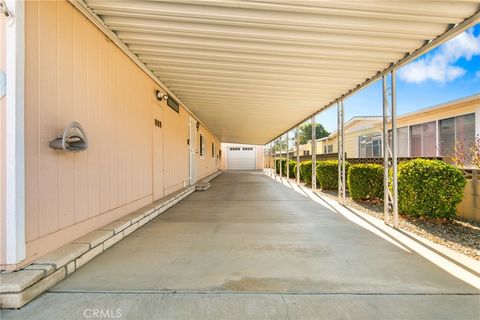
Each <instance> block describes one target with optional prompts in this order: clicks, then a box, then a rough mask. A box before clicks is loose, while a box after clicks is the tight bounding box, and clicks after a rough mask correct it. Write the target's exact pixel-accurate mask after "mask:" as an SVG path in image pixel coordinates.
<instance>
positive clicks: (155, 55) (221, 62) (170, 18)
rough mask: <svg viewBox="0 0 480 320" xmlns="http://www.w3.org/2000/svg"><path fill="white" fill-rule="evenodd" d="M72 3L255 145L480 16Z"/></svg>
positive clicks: (457, 11)
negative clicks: (89, 12)
mask: <svg viewBox="0 0 480 320" xmlns="http://www.w3.org/2000/svg"><path fill="white" fill-rule="evenodd" d="M71 1H72V3H74V4H75V5H77V7H80V6H82V7H83V8H84V9H86V10H84V12H87V11H89V10H91V12H92V13H93V15H92V16H95V15H96V16H98V17H99V18H100V19H101V20H102V21H103V23H104V24H105V25H106V26H108V28H109V29H110V30H112V31H113V32H114V33H115V35H116V36H117V37H118V39H120V40H121V41H122V42H123V43H124V44H126V46H127V47H128V48H129V49H130V50H131V51H132V52H133V53H134V54H135V55H136V56H137V57H138V59H139V60H140V61H141V62H142V63H144V64H145V65H146V66H147V68H148V69H149V71H151V72H152V73H153V74H154V75H155V76H157V77H158V79H160V80H161V81H162V82H163V83H164V84H165V85H166V86H167V87H168V89H169V90H170V91H171V92H173V93H174V94H175V96H176V97H177V98H179V99H180V100H181V102H182V104H184V105H186V106H187V107H188V108H190V109H191V110H192V111H193V112H194V113H195V114H196V115H197V116H198V117H199V118H200V120H202V122H204V123H205V124H206V125H207V126H208V127H209V128H210V129H211V130H212V131H213V132H214V133H215V134H217V135H218V136H219V137H220V138H221V139H222V141H224V142H239V143H253V144H264V143H267V142H269V141H270V140H271V139H273V138H275V137H276V136H278V135H279V134H281V133H282V132H284V131H285V130H286V129H288V128H290V127H292V126H294V125H296V124H297V123H298V122H300V121H301V120H302V119H305V118H306V117H308V116H310V115H312V114H314V113H315V112H317V111H318V110H321V109H322V108H324V107H326V106H328V105H329V104H331V102H332V101H334V100H335V99H337V98H340V97H341V96H342V95H345V94H347V93H348V92H349V91H350V92H351V90H355V88H358V86H360V85H362V84H364V83H365V82H366V81H367V83H368V80H369V79H372V78H374V77H376V76H378V74H379V72H382V71H384V70H385V69H387V68H389V67H390V66H391V65H392V64H394V63H396V62H398V61H399V60H402V59H404V58H405V57H406V56H408V55H409V54H411V53H412V52H414V51H416V50H417V51H418V52H421V51H424V50H427V49H429V48H430V45H433V42H431V43H430V44H429V41H431V40H433V39H436V38H437V37H439V36H441V38H440V39H439V40H441V41H444V40H446V39H447V38H448V37H451V36H453V35H455V34H456V33H458V32H460V31H462V30H464V29H465V28H466V27H468V26H472V25H473V24H474V23H476V22H478V19H479V18H478V17H479V14H478V12H479V11H480V4H479V3H480V2H479V1H406V2H402V1H395V2H394V1H280V0H279V1H233V0H204V1H202V0H196V1H184V0H178V1H150V2H140V1H97V0H85V2H82V0H75V1H73V0H71ZM87 13H88V12H87ZM98 17H94V18H96V19H98ZM467 19H468V20H467ZM465 20H467V21H465ZM100 23H102V22H100ZM457 24H461V25H457ZM455 25H457V26H455ZM442 35H443V36H442ZM441 41H438V42H441ZM422 48H423V49H422ZM418 49H420V50H418ZM412 57H413V56H412ZM407 60H408V58H407V59H404V60H403V61H407Z"/></svg>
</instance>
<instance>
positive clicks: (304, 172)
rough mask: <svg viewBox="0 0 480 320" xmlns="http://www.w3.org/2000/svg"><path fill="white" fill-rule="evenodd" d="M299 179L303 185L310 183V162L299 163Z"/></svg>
mask: <svg viewBox="0 0 480 320" xmlns="http://www.w3.org/2000/svg"><path fill="white" fill-rule="evenodd" d="M300 179H301V180H302V181H303V182H305V183H312V160H307V161H302V162H300Z"/></svg>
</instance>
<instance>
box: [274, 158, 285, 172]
mask: <svg viewBox="0 0 480 320" xmlns="http://www.w3.org/2000/svg"><path fill="white" fill-rule="evenodd" d="M280 160H282V169H284V168H285V159H276V160H275V172H277V174H280ZM282 172H284V170H282Z"/></svg>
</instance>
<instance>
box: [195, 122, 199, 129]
mask: <svg viewBox="0 0 480 320" xmlns="http://www.w3.org/2000/svg"><path fill="white" fill-rule="evenodd" d="M195 127H197V131H198V128H200V122H198V121H197V124H196V125H195Z"/></svg>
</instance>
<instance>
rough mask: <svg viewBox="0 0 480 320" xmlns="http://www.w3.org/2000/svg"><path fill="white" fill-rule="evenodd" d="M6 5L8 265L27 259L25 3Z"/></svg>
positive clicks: (6, 233) (6, 220) (6, 245)
mask: <svg viewBox="0 0 480 320" xmlns="http://www.w3.org/2000/svg"><path fill="white" fill-rule="evenodd" d="M6 4H7V7H8V9H9V11H10V12H12V13H13V18H11V19H8V20H7V22H6V25H5V28H6V29H5V34H6V35H5V40H6V49H5V50H6V54H5V58H6V68H5V69H6V93H7V94H6V99H7V100H6V127H5V130H6V135H5V139H6V141H5V145H6V148H5V157H6V159H5V166H6V186H7V188H6V214H5V231H6V232H5V250H6V264H17V263H19V262H21V261H22V260H24V259H25V139H24V133H25V131H24V129H25V128H24V127H25V124H24V108H25V105H24V91H25V90H24V87H25V83H24V69H25V3H24V2H23V1H14V0H9V1H7V2H6Z"/></svg>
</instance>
